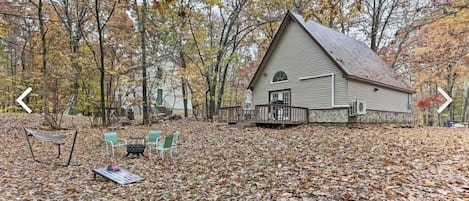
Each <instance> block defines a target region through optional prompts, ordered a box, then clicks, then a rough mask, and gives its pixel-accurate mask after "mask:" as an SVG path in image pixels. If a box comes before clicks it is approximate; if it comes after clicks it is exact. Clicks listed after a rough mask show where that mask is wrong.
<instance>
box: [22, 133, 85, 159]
mask: <svg viewBox="0 0 469 201" xmlns="http://www.w3.org/2000/svg"><path fill="white" fill-rule="evenodd" d="M24 132H25V135H26V140H27V141H28V145H29V151H30V152H31V156H32V157H33V160H35V161H36V162H41V163H42V162H43V161H40V160H38V159H36V157H35V156H34V152H33V147H32V146H31V141H30V140H29V138H30V137H35V138H37V139H39V140H42V141H45V142H53V141H57V140H62V139H65V138H67V137H68V135H69V134H70V133H68V134H60V135H44V134H42V133H39V132H37V131H34V130H31V129H27V128H24ZM73 133H74V137H73V144H72V149H71V150H70V156H69V157H68V162H67V165H65V167H67V166H69V165H70V161H71V160H72V154H73V150H74V148H75V142H76V139H77V134H78V131H74V132H73ZM54 144H55V145H57V147H58V155H57V158H60V146H61V145H63V144H64V143H62V142H55V143H54Z"/></svg>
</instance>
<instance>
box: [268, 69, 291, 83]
mask: <svg viewBox="0 0 469 201" xmlns="http://www.w3.org/2000/svg"><path fill="white" fill-rule="evenodd" d="M287 80H288V77H287V74H285V72H283V71H279V72H277V73H275V75H274V79H272V82H281V81H287Z"/></svg>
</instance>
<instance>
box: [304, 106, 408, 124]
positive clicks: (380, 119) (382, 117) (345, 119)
mask: <svg viewBox="0 0 469 201" xmlns="http://www.w3.org/2000/svg"><path fill="white" fill-rule="evenodd" d="M309 122H310V123H349V122H350V123H397V124H408V123H413V118H412V113H405V112H387V111H374V110H368V111H367V112H366V115H359V116H349V110H348V109H333V110H309Z"/></svg>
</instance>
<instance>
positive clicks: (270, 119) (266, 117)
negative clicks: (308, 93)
mask: <svg viewBox="0 0 469 201" xmlns="http://www.w3.org/2000/svg"><path fill="white" fill-rule="evenodd" d="M308 115H309V112H308V108H303V107H295V106H290V105H283V104H264V105H256V106H255V107H254V110H245V109H243V108H241V107H240V106H233V107H223V108H220V109H219V110H218V121H219V122H227V123H230V124H237V123H240V122H246V121H248V122H251V123H255V124H256V125H300V124H306V123H308V119H309V116H308Z"/></svg>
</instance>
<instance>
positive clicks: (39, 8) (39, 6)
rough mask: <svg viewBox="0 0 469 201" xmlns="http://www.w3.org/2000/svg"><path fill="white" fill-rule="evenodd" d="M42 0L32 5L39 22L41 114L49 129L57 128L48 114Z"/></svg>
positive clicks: (45, 45)
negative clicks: (35, 9)
mask: <svg viewBox="0 0 469 201" xmlns="http://www.w3.org/2000/svg"><path fill="white" fill-rule="evenodd" d="M42 3H43V2H42V0H39V1H38V3H37V4H36V3H33V4H34V5H35V6H36V7H37V17H38V20H39V32H40V34H41V55H42V58H41V59H42V79H43V82H42V100H43V112H44V119H45V121H46V122H48V123H49V124H50V126H51V127H53V128H57V126H56V125H55V123H54V121H53V120H52V119H51V117H50V113H49V83H48V81H49V70H48V68H47V40H46V28H45V24H44V17H43V15H44V13H43V10H42V9H43V4H42Z"/></svg>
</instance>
